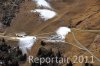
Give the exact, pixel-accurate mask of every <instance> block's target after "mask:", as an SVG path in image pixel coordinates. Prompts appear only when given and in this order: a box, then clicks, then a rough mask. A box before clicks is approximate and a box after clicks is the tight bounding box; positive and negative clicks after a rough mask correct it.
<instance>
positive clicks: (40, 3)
mask: <svg viewBox="0 0 100 66" xmlns="http://www.w3.org/2000/svg"><path fill="white" fill-rule="evenodd" d="M33 1H35V2H36V4H37V6H38V7H41V6H42V7H47V8H51V6H50V4H49V3H48V2H47V1H46V0H33Z"/></svg>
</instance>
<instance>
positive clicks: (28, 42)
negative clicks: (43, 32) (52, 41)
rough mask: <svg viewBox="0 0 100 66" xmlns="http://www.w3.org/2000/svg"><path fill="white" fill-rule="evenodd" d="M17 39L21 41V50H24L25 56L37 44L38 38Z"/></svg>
mask: <svg viewBox="0 0 100 66" xmlns="http://www.w3.org/2000/svg"><path fill="white" fill-rule="evenodd" d="M17 39H19V48H20V49H21V50H22V52H23V54H26V53H27V50H31V48H32V46H33V45H34V43H35V42H36V37H34V36H25V37H18V38H17Z"/></svg>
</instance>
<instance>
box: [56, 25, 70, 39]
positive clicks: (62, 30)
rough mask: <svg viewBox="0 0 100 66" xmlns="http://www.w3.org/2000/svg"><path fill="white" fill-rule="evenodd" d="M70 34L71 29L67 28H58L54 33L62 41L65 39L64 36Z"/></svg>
mask: <svg viewBox="0 0 100 66" xmlns="http://www.w3.org/2000/svg"><path fill="white" fill-rule="evenodd" d="M69 32H71V29H70V28H68V27H60V28H59V29H58V30H57V31H56V33H57V35H60V36H61V37H62V39H65V37H66V35H67V34H68V33H69Z"/></svg>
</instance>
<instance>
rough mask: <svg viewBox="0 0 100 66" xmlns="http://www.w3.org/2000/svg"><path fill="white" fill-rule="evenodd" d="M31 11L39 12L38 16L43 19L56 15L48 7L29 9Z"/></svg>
mask: <svg viewBox="0 0 100 66" xmlns="http://www.w3.org/2000/svg"><path fill="white" fill-rule="evenodd" d="M31 12H36V13H39V14H40V15H39V16H40V17H41V18H42V19H44V20H45V21H46V20H48V19H51V18H53V17H55V16H56V12H54V11H51V10H48V9H35V10H31Z"/></svg>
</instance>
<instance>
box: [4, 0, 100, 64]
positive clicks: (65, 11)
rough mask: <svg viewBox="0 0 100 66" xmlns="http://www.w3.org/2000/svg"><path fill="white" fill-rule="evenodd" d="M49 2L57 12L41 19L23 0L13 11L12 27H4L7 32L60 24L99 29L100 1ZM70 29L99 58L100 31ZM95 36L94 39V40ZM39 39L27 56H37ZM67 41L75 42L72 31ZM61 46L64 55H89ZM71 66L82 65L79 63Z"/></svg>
mask: <svg viewBox="0 0 100 66" xmlns="http://www.w3.org/2000/svg"><path fill="white" fill-rule="evenodd" d="M50 4H51V6H52V7H53V8H54V10H55V11H56V12H57V16H56V17H55V18H53V19H50V20H48V21H46V22H44V21H43V20H42V19H39V16H38V14H36V13H31V12H30V10H32V9H35V8H36V4H35V3H34V2H32V1H28V0H26V1H25V3H23V4H21V8H20V12H19V13H17V14H16V17H15V18H14V19H13V21H12V23H11V26H10V27H8V28H7V31H6V33H7V35H14V34H15V33H17V32H26V33H27V34H28V35H37V34H41V33H48V32H55V30H56V29H58V28H59V27H61V26H69V27H71V28H77V29H84V30H100V0H55V1H53V0H52V1H51V2H50ZM72 31H74V32H75V35H76V38H77V40H78V41H79V42H80V43H82V45H83V46H85V47H87V48H88V49H89V50H90V51H91V52H93V53H94V55H95V56H97V57H98V58H99V59H100V31H99V32H89V31H78V30H75V29H73V30H72ZM44 36H45V35H44ZM95 38H96V40H94V39H95ZM40 41H41V40H38V41H37V43H36V44H35V45H34V46H33V48H32V51H30V52H29V55H33V56H35V55H36V53H37V51H38V48H39V47H40ZM66 41H67V42H70V43H73V44H75V45H77V43H75V40H74V38H73V36H72V34H71V33H69V35H68V36H67V37H66ZM48 46H49V47H52V46H54V45H53V44H48ZM57 46H59V45H57ZM61 46H62V47H60V50H61V51H62V53H63V55H64V56H67V57H68V56H73V55H77V56H80V55H84V56H85V55H87V56H91V55H90V54H89V53H88V52H86V51H84V50H81V49H79V48H77V47H75V46H72V45H69V44H67V43H65V44H61ZM53 48H55V47H53ZM94 60H95V63H94V66H100V62H98V61H97V60H96V59H94ZM74 65H75V66H82V64H74ZM22 66H29V64H28V63H25V64H23V65H22ZM62 66H65V65H62Z"/></svg>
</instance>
